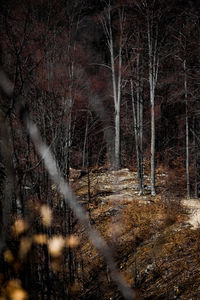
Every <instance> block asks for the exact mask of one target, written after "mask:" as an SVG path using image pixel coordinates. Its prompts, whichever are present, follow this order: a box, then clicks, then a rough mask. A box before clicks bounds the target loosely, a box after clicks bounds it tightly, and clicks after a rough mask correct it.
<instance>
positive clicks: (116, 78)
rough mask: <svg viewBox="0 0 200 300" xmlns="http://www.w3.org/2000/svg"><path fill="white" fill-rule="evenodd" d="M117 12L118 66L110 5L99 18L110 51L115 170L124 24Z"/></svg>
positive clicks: (118, 131) (115, 163)
mask: <svg viewBox="0 0 200 300" xmlns="http://www.w3.org/2000/svg"><path fill="white" fill-rule="evenodd" d="M118 12H119V27H120V33H119V34H120V39H119V48H118V55H117V57H118V64H117V65H116V63H115V60H116V57H115V54H114V45H113V32H112V21H111V5H110V3H109V4H108V8H107V13H106V15H104V16H103V17H102V18H101V23H102V26H103V29H104V32H105V35H106V39H107V45H108V48H109V51H110V62H111V72H112V89H113V100H114V110H115V117H114V122H115V136H114V167H115V169H119V168H120V156H121V153H120V104H121V80H122V79H121V77H122V76H121V75H122V74H121V67H122V40H123V23H124V12H123V10H120V9H119V10H118Z"/></svg>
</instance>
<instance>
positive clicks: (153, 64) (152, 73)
mask: <svg viewBox="0 0 200 300" xmlns="http://www.w3.org/2000/svg"><path fill="white" fill-rule="evenodd" d="M152 22H153V21H152V20H150V17H149V12H148V14H147V25H148V48H149V87H150V103H151V195H152V196H155V195H156V191H155V88H156V83H157V76H158V64H159V60H158V49H157V42H158V28H157V27H156V29H155V32H153V24H152Z"/></svg>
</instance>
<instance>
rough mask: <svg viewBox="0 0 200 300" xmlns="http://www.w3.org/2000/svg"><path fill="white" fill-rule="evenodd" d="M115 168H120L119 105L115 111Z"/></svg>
mask: <svg viewBox="0 0 200 300" xmlns="http://www.w3.org/2000/svg"><path fill="white" fill-rule="evenodd" d="M115 168H116V169H119V168H120V107H119V106H118V107H117V109H116V112H115Z"/></svg>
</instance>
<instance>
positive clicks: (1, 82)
mask: <svg viewBox="0 0 200 300" xmlns="http://www.w3.org/2000/svg"><path fill="white" fill-rule="evenodd" d="M0 87H1V89H2V90H3V91H4V93H6V94H7V96H11V95H12V92H13V86H12V83H11V82H10V80H9V79H8V78H7V76H6V74H5V73H4V71H3V70H2V69H0ZM18 105H19V103H18ZM20 115H21V117H22V119H23V122H24V125H25V127H26V129H27V131H28V134H29V135H30V137H31V139H32V142H33V144H34V146H35V148H36V150H37V152H38V154H39V155H40V156H41V157H42V159H43V160H44V164H45V167H46V170H47V172H48V173H49V175H50V177H51V179H52V181H54V182H55V184H56V186H57V189H58V191H59V192H60V193H61V194H62V195H63V197H64V200H65V203H66V204H68V205H69V206H70V207H71V209H72V210H73V212H74V213H75V215H76V216H77V218H78V219H79V221H80V222H81V223H82V224H83V225H84V226H85V229H86V230H87V233H88V235H89V238H90V239H91V241H92V243H93V245H94V246H95V247H96V248H97V249H98V250H99V251H100V252H101V254H102V255H103V256H104V258H105V260H106V263H107V265H108V267H109V269H110V272H111V277H112V279H113V281H114V282H115V283H116V284H117V286H118V288H119V290H120V291H121V293H122V295H123V297H124V299H127V300H132V299H135V292H134V291H133V290H132V289H131V288H130V287H129V286H128V284H127V283H126V281H125V280H124V279H123V278H122V276H121V275H120V273H119V271H118V270H117V267H116V264H115V261H114V259H113V255H112V252H111V249H110V248H109V247H108V245H107V244H106V242H105V241H104V239H103V238H102V237H101V236H100V234H99V233H98V232H97V231H96V230H95V229H93V228H92V226H91V225H90V222H89V220H88V218H87V214H86V211H85V210H84V209H83V208H82V207H81V205H80V204H79V203H78V201H77V199H76V197H75V196H74V194H73V192H72V190H71V188H70V186H69V185H68V184H67V183H66V182H65V181H64V178H63V177H62V176H61V172H60V170H59V168H58V165H57V163H56V161H55V159H54V158H53V155H52V153H51V151H50V149H49V148H48V147H47V145H46V144H45V143H44V142H43V141H42V138H41V135H40V132H39V130H38V128H37V126H36V124H34V122H33V121H32V120H31V117H30V116H29V113H28V110H27V109H26V108H24V107H21V108H20ZM3 205H4V204H3ZM0 250H1V249H0Z"/></svg>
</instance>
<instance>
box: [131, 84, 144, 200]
mask: <svg viewBox="0 0 200 300" xmlns="http://www.w3.org/2000/svg"><path fill="white" fill-rule="evenodd" d="M131 98H132V109H133V122H134V134H135V148H136V158H137V175H138V188H139V191H140V194H143V193H144V187H143V167H142V151H141V150H142V149H141V147H142V133H141V128H140V125H141V119H140V118H141V108H140V106H139V107H138V101H139V97H137V107H138V109H137V113H136V105H135V99H134V93H133V81H132V80H131Z"/></svg>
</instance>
